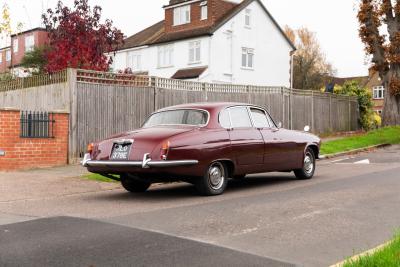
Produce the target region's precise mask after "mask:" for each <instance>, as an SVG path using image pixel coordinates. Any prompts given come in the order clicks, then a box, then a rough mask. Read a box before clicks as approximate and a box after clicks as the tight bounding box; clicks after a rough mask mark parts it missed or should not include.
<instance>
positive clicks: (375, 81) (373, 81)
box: [365, 70, 384, 111]
mask: <svg viewBox="0 0 400 267" xmlns="http://www.w3.org/2000/svg"><path fill="white" fill-rule="evenodd" d="M381 85H383V83H382V81H381V80H380V78H379V74H378V73H377V72H375V71H373V70H370V73H369V81H368V83H367V84H366V85H365V87H367V88H368V90H370V92H371V95H372V97H373V96H374V87H375V86H381ZM372 101H373V102H374V107H373V109H374V111H381V110H382V109H383V105H384V99H374V98H373V99H372Z"/></svg>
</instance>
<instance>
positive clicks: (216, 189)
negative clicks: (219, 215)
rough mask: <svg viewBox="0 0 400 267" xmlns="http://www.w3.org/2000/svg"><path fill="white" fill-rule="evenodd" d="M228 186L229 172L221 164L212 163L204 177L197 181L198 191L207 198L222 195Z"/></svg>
mask: <svg viewBox="0 0 400 267" xmlns="http://www.w3.org/2000/svg"><path fill="white" fill-rule="evenodd" d="M227 184H228V172H227V169H226V166H225V165H224V164H223V163H221V162H214V163H212V164H211V165H210V166H209V167H208V168H207V170H206V172H205V174H204V176H203V177H201V178H199V179H198V180H197V181H196V184H195V185H196V188H197V191H198V192H199V193H200V194H202V195H205V196H216V195H220V194H222V193H223V192H224V191H225V188H226V186H227Z"/></svg>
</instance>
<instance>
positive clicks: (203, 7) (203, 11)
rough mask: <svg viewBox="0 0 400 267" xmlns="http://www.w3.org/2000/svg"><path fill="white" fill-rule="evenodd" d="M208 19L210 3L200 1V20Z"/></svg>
mask: <svg viewBox="0 0 400 267" xmlns="http://www.w3.org/2000/svg"><path fill="white" fill-rule="evenodd" d="M206 19H208V5H207V1H204V2H201V3H200V20H206Z"/></svg>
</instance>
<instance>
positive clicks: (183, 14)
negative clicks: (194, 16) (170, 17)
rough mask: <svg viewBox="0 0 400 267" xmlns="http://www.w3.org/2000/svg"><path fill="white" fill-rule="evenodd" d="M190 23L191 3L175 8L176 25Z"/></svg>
mask: <svg viewBox="0 0 400 267" xmlns="http://www.w3.org/2000/svg"><path fill="white" fill-rule="evenodd" d="M187 23H190V5H186V6H180V7H176V8H174V26H177V25H182V24H187Z"/></svg>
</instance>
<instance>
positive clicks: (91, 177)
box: [82, 173, 119, 183]
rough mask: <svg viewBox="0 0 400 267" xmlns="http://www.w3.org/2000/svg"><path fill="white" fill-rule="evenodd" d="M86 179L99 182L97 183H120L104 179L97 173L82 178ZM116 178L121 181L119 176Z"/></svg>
mask: <svg viewBox="0 0 400 267" xmlns="http://www.w3.org/2000/svg"><path fill="white" fill-rule="evenodd" d="M82 177H83V178H85V179H88V180H92V181H97V182H106V183H118V181H116V180H113V179H110V178H107V177H104V176H102V175H100V174H97V173H89V174H85V175H83V176H82ZM115 177H117V178H118V179H119V177H118V176H117V175H115Z"/></svg>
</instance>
